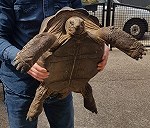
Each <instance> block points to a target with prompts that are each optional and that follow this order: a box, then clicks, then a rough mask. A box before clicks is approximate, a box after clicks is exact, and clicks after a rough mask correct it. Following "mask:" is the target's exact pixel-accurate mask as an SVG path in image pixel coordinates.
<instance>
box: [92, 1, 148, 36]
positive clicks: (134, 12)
mask: <svg viewBox="0 0 150 128" xmlns="http://www.w3.org/2000/svg"><path fill="white" fill-rule="evenodd" d="M112 1H113V3H116V7H115V12H114V24H113V26H115V27H119V28H121V29H122V30H124V31H125V32H127V33H129V34H131V35H132V36H133V37H135V38H137V39H141V38H143V36H144V34H145V32H150V10H148V9H146V8H145V9H144V8H139V7H134V6H130V5H129V6H128V5H124V4H121V3H120V2H119V1H118V0H112ZM98 2H99V3H105V11H106V10H107V0H98ZM111 10H113V8H112V9H111ZM90 13H92V14H93V13H94V14H93V15H95V16H96V17H97V18H98V19H99V20H100V22H101V21H102V13H103V6H101V5H98V6H97V11H94V12H92V11H90ZM112 14H113V13H112V12H111V20H112ZM104 17H105V18H106V15H105V16H104ZM110 25H112V24H110Z"/></svg>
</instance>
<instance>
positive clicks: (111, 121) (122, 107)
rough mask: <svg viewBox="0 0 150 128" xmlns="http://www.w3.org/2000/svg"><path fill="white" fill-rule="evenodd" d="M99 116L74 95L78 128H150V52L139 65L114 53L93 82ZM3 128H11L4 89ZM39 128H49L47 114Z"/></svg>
mask: <svg viewBox="0 0 150 128" xmlns="http://www.w3.org/2000/svg"><path fill="white" fill-rule="evenodd" d="M89 83H90V84H91V86H92V88H93V94H94V97H95V100H96V105H97V109H98V114H93V113H91V112H89V111H88V110H86V109H85V108H84V106H83V98H82V96H81V95H80V94H75V93H73V96H74V109H75V128H150V50H148V52H147V55H146V56H144V58H143V59H142V60H139V61H136V60H133V59H132V58H130V57H128V56H127V55H125V54H124V53H122V52H121V51H119V50H117V49H116V48H113V50H112V51H110V56H109V59H108V63H107V66H106V68H105V70H104V71H102V72H99V73H98V74H97V75H96V76H95V77H94V78H92V79H91V80H90V82H89ZM0 128H9V127H8V121H7V113H6V109H5V107H4V103H3V101H2V88H0ZM38 128H49V125H48V122H47V120H46V117H45V114H44V112H43V113H42V114H41V115H40V117H39V123H38Z"/></svg>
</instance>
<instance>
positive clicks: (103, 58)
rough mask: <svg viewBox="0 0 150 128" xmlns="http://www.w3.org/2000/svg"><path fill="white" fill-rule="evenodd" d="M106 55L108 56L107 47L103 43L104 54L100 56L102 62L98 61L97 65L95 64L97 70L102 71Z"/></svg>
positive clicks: (105, 62) (106, 58)
mask: <svg viewBox="0 0 150 128" xmlns="http://www.w3.org/2000/svg"><path fill="white" fill-rule="evenodd" d="M108 56H109V47H108V46H107V45H106V44H105V48H104V55H103V57H102V62H100V63H98V65H97V70H98V71H102V70H103V69H104V68H105V66H106V64H107V60H108Z"/></svg>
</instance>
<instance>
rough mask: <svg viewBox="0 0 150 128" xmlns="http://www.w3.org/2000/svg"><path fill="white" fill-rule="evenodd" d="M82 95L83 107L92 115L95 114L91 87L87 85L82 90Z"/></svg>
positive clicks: (95, 109)
mask: <svg viewBox="0 0 150 128" xmlns="http://www.w3.org/2000/svg"><path fill="white" fill-rule="evenodd" d="M81 93H82V95H83V97H84V107H85V108H86V109H88V110H90V111H91V112H92V113H96V114H97V108H96V104H95V100H94V97H93V93H92V87H91V86H90V85H89V84H88V83H87V85H86V86H85V89H84V90H82V92H81Z"/></svg>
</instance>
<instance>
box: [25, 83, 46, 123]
mask: <svg viewBox="0 0 150 128" xmlns="http://www.w3.org/2000/svg"><path fill="white" fill-rule="evenodd" d="M47 97H48V88H47V87H46V86H44V85H42V84H41V85H40V86H39V87H38V88H37V90H36V94H35V97H34V99H33V101H32V103H31V105H30V108H29V110H28V113H27V120H29V121H32V120H33V119H34V118H36V117H38V116H39V115H40V114H41V112H42V110H43V103H44V100H45V99H46V98H47Z"/></svg>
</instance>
